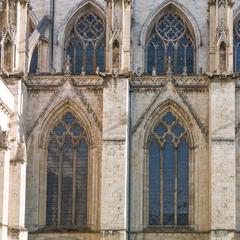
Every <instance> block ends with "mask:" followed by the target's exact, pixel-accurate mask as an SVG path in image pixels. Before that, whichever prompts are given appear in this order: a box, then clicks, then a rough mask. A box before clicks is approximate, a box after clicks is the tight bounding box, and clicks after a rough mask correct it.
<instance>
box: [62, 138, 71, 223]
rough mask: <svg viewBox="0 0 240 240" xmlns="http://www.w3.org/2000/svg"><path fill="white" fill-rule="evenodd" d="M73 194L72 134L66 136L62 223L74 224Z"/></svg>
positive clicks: (63, 162)
mask: <svg viewBox="0 0 240 240" xmlns="http://www.w3.org/2000/svg"><path fill="white" fill-rule="evenodd" d="M72 194H73V144H72V139H71V137H70V136H67V137H66V138H65V142H64V145H63V157H62V193H61V225H64V226H69V225H72V224H73V223H72V196H73V195H72Z"/></svg>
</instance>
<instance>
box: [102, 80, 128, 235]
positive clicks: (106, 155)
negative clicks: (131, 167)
mask: <svg viewBox="0 0 240 240" xmlns="http://www.w3.org/2000/svg"><path fill="white" fill-rule="evenodd" d="M128 104H129V80H128V79H127V78H121V77H120V78H118V79H109V80H108V82H107V86H106V87H105V88H104V90H103V142H102V170H101V211H100V212H101V239H102V240H107V239H111V240H125V239H126V238H127V231H128V226H127V225H128V224H127V223H128V196H127V193H128V115H129V106H128Z"/></svg>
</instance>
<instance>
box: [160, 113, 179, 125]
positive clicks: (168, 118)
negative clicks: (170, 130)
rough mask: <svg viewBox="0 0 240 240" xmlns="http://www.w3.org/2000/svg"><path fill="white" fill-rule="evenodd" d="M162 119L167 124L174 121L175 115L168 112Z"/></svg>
mask: <svg viewBox="0 0 240 240" xmlns="http://www.w3.org/2000/svg"><path fill="white" fill-rule="evenodd" d="M163 121H164V122H166V123H167V124H168V125H171V124H172V123H173V122H175V121H176V117H175V116H174V115H173V114H172V113H171V112H168V113H167V114H166V115H165V116H164V117H163Z"/></svg>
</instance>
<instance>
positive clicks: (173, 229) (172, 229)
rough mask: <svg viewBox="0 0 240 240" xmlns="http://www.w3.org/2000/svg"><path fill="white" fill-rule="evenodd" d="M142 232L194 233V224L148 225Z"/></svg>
mask: <svg viewBox="0 0 240 240" xmlns="http://www.w3.org/2000/svg"><path fill="white" fill-rule="evenodd" d="M143 232H144V233H194V232H196V230H195V228H194V226H191V225H188V226H182V225H177V226H167V225H166V226H163V225H162V226H148V227H146V228H145V229H144V230H143Z"/></svg>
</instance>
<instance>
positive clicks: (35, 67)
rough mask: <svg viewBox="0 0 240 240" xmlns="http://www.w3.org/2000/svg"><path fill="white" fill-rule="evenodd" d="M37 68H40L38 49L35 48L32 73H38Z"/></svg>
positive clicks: (31, 65) (31, 67)
mask: <svg viewBox="0 0 240 240" xmlns="http://www.w3.org/2000/svg"><path fill="white" fill-rule="evenodd" d="M37 68H38V47H35V49H34V51H33V54H32V59H31V64H30V73H36V72H37Z"/></svg>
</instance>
